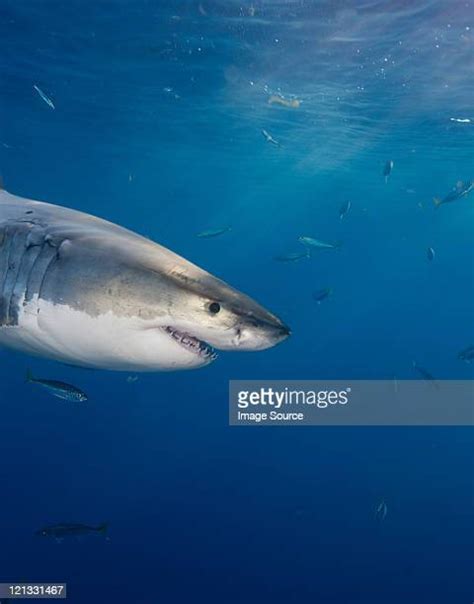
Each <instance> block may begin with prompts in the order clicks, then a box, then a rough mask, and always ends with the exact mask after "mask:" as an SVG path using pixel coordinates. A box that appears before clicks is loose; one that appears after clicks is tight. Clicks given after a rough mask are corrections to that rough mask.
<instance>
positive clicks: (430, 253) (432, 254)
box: [426, 247, 436, 262]
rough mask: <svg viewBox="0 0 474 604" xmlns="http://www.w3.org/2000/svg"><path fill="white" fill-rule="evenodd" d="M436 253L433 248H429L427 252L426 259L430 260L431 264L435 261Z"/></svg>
mask: <svg viewBox="0 0 474 604" xmlns="http://www.w3.org/2000/svg"><path fill="white" fill-rule="evenodd" d="M435 256H436V253H435V251H434V249H433V248H432V247H429V248H428V249H427V250H426V257H427V258H428V260H429V262H433V260H434V259H435Z"/></svg>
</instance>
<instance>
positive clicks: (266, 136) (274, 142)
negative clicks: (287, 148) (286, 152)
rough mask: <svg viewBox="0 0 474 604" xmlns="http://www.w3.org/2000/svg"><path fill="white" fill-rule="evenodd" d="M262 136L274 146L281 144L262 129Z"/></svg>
mask: <svg viewBox="0 0 474 604" xmlns="http://www.w3.org/2000/svg"><path fill="white" fill-rule="evenodd" d="M262 135H263V138H264V139H265V140H266V141H267V143H271V144H272V145H275V147H281V144H280V143H279V142H278V141H277V140H275V139H274V138H273V136H272V135H271V134H270V133H269V132H267V131H266V130H262Z"/></svg>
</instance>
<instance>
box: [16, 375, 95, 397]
mask: <svg viewBox="0 0 474 604" xmlns="http://www.w3.org/2000/svg"><path fill="white" fill-rule="evenodd" d="M26 381H27V383H29V384H38V385H39V386H43V388H45V389H46V390H48V391H49V392H50V393H51V394H52V395H53V396H56V397H58V398H61V399H63V400H65V401H74V402H81V403H83V402H84V401H87V394H85V393H84V392H82V390H79V388H76V386H72V385H71V384H66V382H59V381H58V380H43V379H41V378H35V377H33V374H32V373H31V371H30V370H29V369H28V370H27V372H26Z"/></svg>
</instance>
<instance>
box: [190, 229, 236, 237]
mask: <svg viewBox="0 0 474 604" xmlns="http://www.w3.org/2000/svg"><path fill="white" fill-rule="evenodd" d="M230 230H231V228H230V227H224V228H222V229H209V230H207V231H201V232H200V233H198V234H197V235H196V237H199V239H210V238H211V237H218V236H219V235H223V234H224V233H228V232H229V231H230Z"/></svg>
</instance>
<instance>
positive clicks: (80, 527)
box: [35, 522, 107, 539]
mask: <svg viewBox="0 0 474 604" xmlns="http://www.w3.org/2000/svg"><path fill="white" fill-rule="evenodd" d="M92 534H99V535H106V534H107V524H105V523H104V524H99V525H98V526H90V525H87V524H76V523H73V522H66V523H64V524H52V525H50V526H45V527H44V528H41V529H39V530H38V531H36V533H35V535H37V536H38V537H53V538H54V539H63V538H64V537H82V536H83V535H92Z"/></svg>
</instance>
